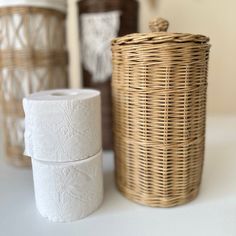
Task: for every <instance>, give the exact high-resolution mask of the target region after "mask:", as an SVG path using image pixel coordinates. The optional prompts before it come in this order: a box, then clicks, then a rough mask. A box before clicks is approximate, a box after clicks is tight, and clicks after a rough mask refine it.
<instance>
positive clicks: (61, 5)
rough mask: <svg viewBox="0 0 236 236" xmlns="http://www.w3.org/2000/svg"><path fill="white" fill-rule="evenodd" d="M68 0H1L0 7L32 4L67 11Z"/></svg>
mask: <svg viewBox="0 0 236 236" xmlns="http://www.w3.org/2000/svg"><path fill="white" fill-rule="evenodd" d="M66 2H67V1H66V0H1V1H0V7H12V6H32V7H44V8H51V9H55V10H59V11H62V12H66V9H67V3H66Z"/></svg>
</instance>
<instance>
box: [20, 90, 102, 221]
mask: <svg viewBox="0 0 236 236" xmlns="http://www.w3.org/2000/svg"><path fill="white" fill-rule="evenodd" d="M23 107H24V111H25V155H27V156H30V157H31V158H32V166H33V176H34V188H35V198H36V205H37V208H38V211H39V212H40V213H41V215H42V216H44V217H47V218H48V219H49V220H51V221H54V222H69V221H74V220H79V219H81V218H84V217H86V216H88V215H89V214H90V213H92V212H93V211H95V210H96V209H97V208H98V207H99V205H100V204H101V202H102V199H103V176H102V141H101V100H100V93H99V92H98V91H96V90H86V89H84V90H80V89H75V90H54V91H53V90H52V91H44V92H39V93H35V94H32V95H30V96H29V97H26V98H25V99H24V100H23Z"/></svg>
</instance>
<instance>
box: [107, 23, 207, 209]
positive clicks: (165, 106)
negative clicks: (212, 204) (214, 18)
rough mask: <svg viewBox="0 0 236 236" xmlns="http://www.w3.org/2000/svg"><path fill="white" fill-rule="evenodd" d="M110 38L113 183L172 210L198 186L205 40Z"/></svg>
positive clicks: (157, 27) (155, 27)
mask: <svg viewBox="0 0 236 236" xmlns="http://www.w3.org/2000/svg"><path fill="white" fill-rule="evenodd" d="M150 28H151V29H152V31H156V32H153V33H148V34H131V35H128V36H125V37H121V38H117V39H114V40H113V42H112V51H113V78H112V97H113V116H114V127H113V131H114V136H115V145H114V146H115V147H114V149H115V156H116V182H117V186H118V188H119V190H120V191H121V192H122V193H123V194H124V195H125V196H126V197H127V198H129V199H131V200H133V201H135V202H138V203H141V204H144V205H148V206H153V207H172V206H176V205H180V204H184V203H186V202H188V201H190V200H192V199H194V198H195V197H196V196H197V194H198V191H199V186H200V183H201V175H202V167H203V159H204V143H205V113H206V92H207V71H208V56H209V49H210V45H209V44H208V41H209V39H208V38H207V37H205V36H202V35H192V34H181V33H166V32H158V31H163V30H167V28H168V22H167V21H165V20H163V19H159V18H158V19H156V20H155V21H153V22H151V24H150Z"/></svg>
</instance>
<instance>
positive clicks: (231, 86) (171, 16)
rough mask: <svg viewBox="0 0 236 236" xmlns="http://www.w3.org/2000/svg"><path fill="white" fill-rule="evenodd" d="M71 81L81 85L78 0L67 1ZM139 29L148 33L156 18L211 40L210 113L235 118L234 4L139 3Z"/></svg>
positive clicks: (199, 0) (217, 0)
mask: <svg viewBox="0 0 236 236" xmlns="http://www.w3.org/2000/svg"><path fill="white" fill-rule="evenodd" d="M68 1H69V5H70V16H69V23H68V25H69V32H70V37H69V47H70V52H71V65H70V72H71V80H72V85H73V86H78V85H79V73H80V72H79V70H78V69H79V68H78V64H79V62H78V45H77V42H78V38H77V35H78V34H77V27H76V29H75V28H73V27H75V23H76V22H77V19H76V14H75V13H76V11H75V10H76V8H75V6H74V2H75V1H76V0H68ZM140 3H141V12H140V19H141V20H140V21H141V23H140V29H141V31H142V32H147V31H149V30H148V21H149V19H151V18H152V17H153V16H162V17H164V18H166V19H168V20H169V22H170V28H169V31H172V32H190V33H200V34H205V35H207V36H209V37H210V38H211V44H212V49H211V55H210V65H209V96H208V97H209V99H208V111H209V113H227V114H232V113H234V114H236V60H235V58H234V55H236V27H235V22H236V1H235V0H224V1H222V0H178V1H177V0H156V8H151V7H150V5H149V1H148V0H140Z"/></svg>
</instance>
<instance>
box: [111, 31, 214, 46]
mask: <svg viewBox="0 0 236 236" xmlns="http://www.w3.org/2000/svg"><path fill="white" fill-rule="evenodd" d="M209 40H210V39H209V37H207V36H204V35H201V34H190V33H171V32H151V33H133V34H128V35H126V36H123V37H118V38H115V39H113V40H112V45H113V46H115V45H130V44H159V43H167V42H168V43H170V42H173V43H187V42H193V43H207V42H209Z"/></svg>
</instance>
